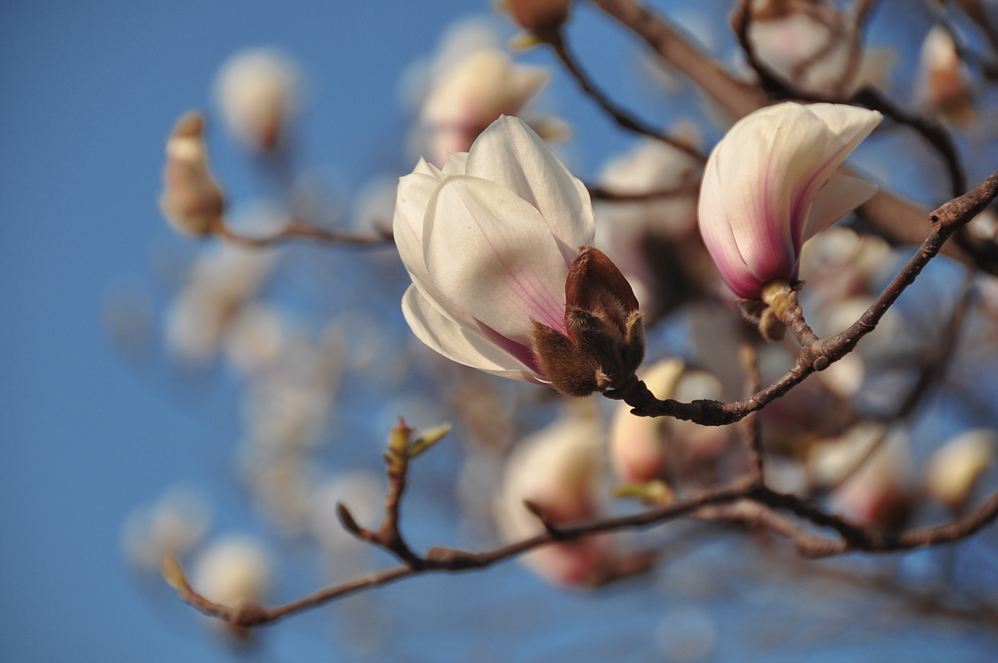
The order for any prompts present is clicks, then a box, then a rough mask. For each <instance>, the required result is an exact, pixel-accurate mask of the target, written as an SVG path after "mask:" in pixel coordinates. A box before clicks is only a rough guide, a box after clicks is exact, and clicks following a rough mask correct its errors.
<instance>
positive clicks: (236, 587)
mask: <svg viewBox="0 0 998 663" xmlns="http://www.w3.org/2000/svg"><path fill="white" fill-rule="evenodd" d="M272 575H273V570H272V567H271V561H270V557H269V555H268V554H267V553H266V552H264V549H263V547H262V546H261V545H260V544H259V543H258V542H257V541H256V540H254V539H252V538H248V537H230V538H225V539H220V540H218V541H215V542H213V543H212V544H211V545H210V546H209V547H207V548H205V549H204V550H203V551H201V553H200V554H199V555H198V557H197V559H196V560H195V561H194V566H193V571H192V573H191V587H193V589H194V590H195V591H197V592H198V593H200V594H201V595H202V596H204V597H205V598H206V599H208V600H209V601H213V602H215V603H219V604H221V605H224V606H227V607H230V608H235V609H238V608H239V607H241V606H243V605H245V604H257V605H258V604H261V603H263V602H264V601H265V600H266V599H267V595H268V593H269V592H270V587H271V582H272V578H271V576H272ZM206 619H209V620H210V622H209V623H210V624H211V625H212V627H214V628H220V629H227V630H228V631H230V632H232V633H234V634H236V635H239V636H245V635H247V633H246V632H245V631H244V630H243V629H240V628H238V627H231V625H230V624H228V623H227V622H222V621H220V620H218V619H214V618H211V617H206Z"/></svg>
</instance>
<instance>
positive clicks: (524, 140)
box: [466, 116, 596, 265]
mask: <svg viewBox="0 0 998 663" xmlns="http://www.w3.org/2000/svg"><path fill="white" fill-rule="evenodd" d="M466 172H467V174H468V175H472V176H474V177H481V178H483V179H486V180H489V181H491V182H495V183H496V184H500V185H502V186H504V187H506V188H508V189H510V190H511V191H513V192H515V193H516V194H517V195H518V196H519V197H520V198H522V199H523V200H525V201H527V202H528V203H530V204H531V205H533V206H534V207H535V208H536V209H537V210H538V211H539V212H540V213H541V215H542V216H543V217H544V220H545V221H546V222H547V225H548V227H549V228H550V232H551V233H553V234H554V236H555V237H556V238H557V240H558V243H559V247H560V248H561V252H562V254H563V255H564V258H565V263H566V265H571V264H572V262H573V261H574V260H575V258H576V257H577V256H578V255H579V247H580V246H590V245H592V243H593V237H594V235H595V233H596V229H595V228H596V226H595V220H594V218H593V208H592V202H591V201H590V198H589V191H588V190H587V189H586V187H585V185H583V184H582V182H580V181H579V180H577V179H576V178H575V177H573V176H572V174H571V173H570V172H568V169H567V168H565V166H564V165H563V164H562V163H561V161H559V160H558V157H556V156H555V154H554V152H552V151H551V148H550V147H548V146H547V144H546V143H545V142H544V141H542V140H541V139H540V138H539V137H538V136H537V134H536V133H534V131H533V130H532V129H531V128H530V127H528V126H527V125H526V124H525V123H524V122H523V121H522V120H520V119H519V118H516V117H507V116H502V117H500V118H499V119H498V120H496V121H495V122H493V123H492V124H491V125H490V126H489V128H488V129H486V130H485V131H483V132H482V134H481V135H480V136H479V137H478V138H477V139H476V140H475V142H474V144H473V145H472V146H471V151H470V152H469V153H468V162H467V171H466Z"/></svg>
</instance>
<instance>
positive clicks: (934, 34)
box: [916, 25, 976, 124]
mask: <svg viewBox="0 0 998 663" xmlns="http://www.w3.org/2000/svg"><path fill="white" fill-rule="evenodd" d="M918 67H919V69H918V85H917V88H916V95H917V97H918V100H919V102H920V104H921V105H922V107H923V108H925V110H927V111H929V112H930V113H936V112H938V113H941V114H942V115H943V117H945V118H946V119H948V120H950V121H952V122H956V123H960V124H966V123H970V122H973V121H974V119H975V117H976V114H975V113H974V108H973V104H972V101H973V93H972V91H971V88H970V84H969V82H968V79H967V71H966V67H964V65H963V62H961V60H960V54H959V53H957V50H956V44H955V43H953V37H952V36H950V34H949V32H947V31H946V28H944V27H943V26H941V25H935V26H933V27H932V29H931V30H929V32H928V34H926V35H925V41H924V42H922V51H921V55H920V56H919V60H918Z"/></svg>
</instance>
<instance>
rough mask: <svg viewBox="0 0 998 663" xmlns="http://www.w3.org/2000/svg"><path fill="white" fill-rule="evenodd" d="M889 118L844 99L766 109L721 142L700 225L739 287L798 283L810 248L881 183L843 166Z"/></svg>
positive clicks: (703, 191) (746, 292)
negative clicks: (842, 171)
mask: <svg viewBox="0 0 998 663" xmlns="http://www.w3.org/2000/svg"><path fill="white" fill-rule="evenodd" d="M880 120H881V115H880V113H878V112H876V111H868V110H863V109H860V108H854V107H852V106H843V105H838V104H813V105H810V106H802V105H800V104H795V103H785V104H780V105H777V106H769V107H767V108H763V109H761V110H758V111H756V112H754V113H752V114H750V115H748V116H746V117H744V118H742V119H741V120H740V121H739V122H738V123H736V124H735V126H733V127H732V128H731V130H730V131H728V133H727V135H725V137H724V138H723V139H722V140H721V142H719V143H718V144H717V146H716V147H715V148H714V150H713V152H711V154H710V158H709V159H708V160H707V165H706V167H705V170H704V176H703V182H702V184H701V187H700V204H699V220H700V233H701V235H702V236H703V239H704V243H705V244H706V246H707V250H708V251H710V254H711V256H712V257H713V258H714V262H715V264H716V265H717V267H718V269H719V270H720V272H721V276H722V277H723V278H724V281H725V282H726V283H727V284H728V287H730V288H731V289H732V290H733V291H734V292H735V294H736V295H738V296H739V297H742V298H745V299H758V298H759V296H760V293H761V290H762V288H763V286H765V285H766V284H767V283H770V282H772V281H775V280H784V281H789V282H796V280H797V275H798V268H799V258H800V252H801V246H802V245H803V244H804V242H806V241H807V240H808V239H810V238H811V237H813V236H814V235H815V234H816V233H818V232H820V231H821V230H823V229H825V228H827V227H828V226H829V225H831V224H832V223H834V222H835V221H836V220H838V219H839V218H840V217H842V216H843V215H845V214H847V213H848V212H850V211H852V210H853V209H855V208H856V207H858V206H859V205H861V204H862V203H864V202H866V201H867V200H868V199H869V198H870V197H871V196H873V194H874V193H875V192H876V190H877V189H876V187H875V186H873V185H871V184H869V183H868V182H865V181H863V180H861V179H858V178H855V177H848V176H836V175H835V170H836V169H837V168H838V167H839V165H840V164H841V163H842V162H843V161H844V160H845V158H846V157H847V156H848V155H849V153H850V152H852V151H853V150H854V149H855V148H856V146H857V145H859V143H860V142H861V141H862V140H863V139H864V138H866V136H868V135H869V134H870V132H871V131H873V129H874V127H876V126H877V125H878V124H879V123H880Z"/></svg>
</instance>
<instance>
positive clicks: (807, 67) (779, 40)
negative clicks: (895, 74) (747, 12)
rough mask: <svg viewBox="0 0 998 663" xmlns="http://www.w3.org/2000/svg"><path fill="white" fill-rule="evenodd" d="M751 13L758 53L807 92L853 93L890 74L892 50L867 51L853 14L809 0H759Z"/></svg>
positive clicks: (751, 35) (752, 37) (882, 81)
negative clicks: (857, 31)
mask: <svg viewBox="0 0 998 663" xmlns="http://www.w3.org/2000/svg"><path fill="white" fill-rule="evenodd" d="M751 12H752V22H751V23H750V25H749V30H748V39H749V41H750V42H751V44H752V46H753V47H754V49H755V52H756V55H757V56H758V57H759V59H761V60H762V61H763V62H764V63H765V64H767V65H768V66H769V67H770V68H772V69H773V70H774V71H775V72H776V73H777V74H780V75H781V76H783V77H784V78H786V79H787V80H789V81H790V82H792V83H794V84H795V85H798V86H799V87H801V88H803V89H804V90H807V91H808V92H816V93H820V94H833V95H842V96H848V95H850V94H852V93H853V92H855V91H856V90H857V89H859V88H861V87H863V86H865V85H877V86H881V87H882V86H883V85H884V84H885V82H887V81H888V80H889V78H890V72H891V69H892V67H893V65H894V55H893V53H892V52H891V51H889V50H886V49H873V50H870V51H869V52H864V48H863V44H862V42H861V41H860V35H857V34H856V33H855V31H854V29H853V22H854V19H853V17H852V16H850V15H846V14H844V13H841V12H839V11H837V10H835V9H833V8H831V7H829V6H828V5H826V4H819V3H812V2H807V1H805V0H790V1H786V0H757V1H756V2H754V3H753V4H752V8H751ZM854 49H857V50H854ZM854 53H855V55H853V54H854ZM853 57H856V58H858V60H857V61H855V62H851V59H852V58H853ZM853 68H854V70H853V71H852V72H850V69H853Z"/></svg>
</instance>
